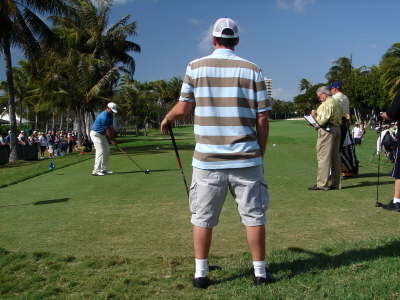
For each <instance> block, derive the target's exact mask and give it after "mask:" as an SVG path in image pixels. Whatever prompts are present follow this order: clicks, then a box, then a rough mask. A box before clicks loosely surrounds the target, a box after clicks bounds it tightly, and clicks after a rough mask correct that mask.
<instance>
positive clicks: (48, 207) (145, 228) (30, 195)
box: [0, 121, 400, 299]
mask: <svg viewBox="0 0 400 300" xmlns="http://www.w3.org/2000/svg"><path fill="white" fill-rule="evenodd" d="M192 130H193V129H192V127H185V128H177V129H176V130H175V134H176V139H177V143H178V147H179V149H180V154H181V159H182V161H183V164H184V169H185V174H186V176H187V177H188V180H190V175H191V156H192V151H193V147H194V140H193V134H192ZM121 141H122V142H123V143H121V145H120V146H121V147H122V148H123V149H125V150H127V151H128V152H129V153H130V154H131V155H132V157H133V158H134V159H135V161H137V162H138V163H139V165H140V166H141V167H142V168H144V169H147V168H148V169H150V170H151V173H150V174H148V175H146V174H144V173H143V172H140V171H138V170H137V168H136V167H135V165H134V164H133V163H132V162H131V161H130V160H129V159H128V158H127V157H125V155H123V154H120V152H118V151H116V150H114V151H113V155H112V156H111V158H110V169H112V170H113V171H114V172H115V173H114V174H113V175H108V176H102V177H95V176H91V168H92V165H93V159H88V160H83V161H81V162H78V163H74V164H72V165H71V166H66V167H64V168H56V171H54V172H47V173H45V174H42V175H40V176H36V177H33V178H31V179H28V180H25V181H21V182H20V183H17V184H12V185H10V186H7V187H3V188H1V190H0V198H1V201H0V248H3V249H5V250H4V251H5V252H8V251H10V252H11V253H15V254H18V253H27V254H28V255H32V254H34V253H49V254H48V255H50V257H52V255H55V256H57V257H58V256H59V257H73V258H74V259H78V260H83V261H86V260H90V261H97V259H96V258H98V261H99V262H101V261H103V260H107V257H108V258H110V257H119V258H123V260H124V261H125V260H126V261H125V263H127V264H129V265H130V266H131V268H132V269H137V268H139V269H140V268H142V269H143V272H144V273H140V270H139V271H138V270H136V271H135V272H137V274H136V275H135V276H139V277H141V276H145V275H143V274H147V273H146V272H147V271H146V270H147V269H146V268H149V266H157V267H156V268H157V270H159V272H160V273H161V274H164V275H165V272H166V270H169V271H168V272H172V273H171V275H170V277H171V278H179V280H180V281H179V280H178V281H179V282H180V283H179V284H180V285H179V287H178V288H176V290H179V291H180V290H182V289H183V290H182V291H180V292H179V294H176V293H175V292H171V293H170V292H166V291H165V290H164V287H162V286H160V287H159V289H158V292H159V294H158V295H157V297H155V298H160V299H163V298H164V299H166V298H173V297H188V298H190V297H191V296H190V295H192V293H193V292H192V291H190V292H188V293H189V294H185V290H186V291H187V290H190V276H191V275H190V274H191V272H192V260H191V259H192V240H191V225H190V213H189V208H188V204H187V198H186V193H185V189H184V185H183V181H182V178H181V175H180V173H179V169H178V165H177V162H176V159H175V154H174V152H173V148H172V145H171V143H170V141H169V139H168V137H164V136H162V135H160V134H159V133H158V132H156V131H152V132H151V134H150V136H148V137H143V136H140V137H132V136H129V137H124V138H121ZM315 141H316V132H315V131H314V130H313V129H312V128H310V127H307V126H306V125H305V122H303V121H276V122H272V123H271V129H270V139H269V145H268V150H267V154H266V157H265V162H264V164H265V176H266V180H267V183H268V186H269V192H270V201H271V202H270V207H269V211H268V225H267V227H266V228H267V249H268V254H269V255H272V261H274V262H275V264H277V262H278V261H279V264H280V265H281V267H282V266H283V264H288V265H290V264H291V261H293V259H294V258H299V257H300V258H301V257H302V256H301V255H305V254H299V253H300V252H304V253H308V254H309V253H314V252H315V253H316V252H318V251H321V249H325V250H326V249H334V250H332V251H333V253H334V254H335V253H336V254H335V255H337V254H338V253H339V254H340V253H341V251H350V250H354V249H353V245H354V247H358V248H357V249H358V250H360V251H361V252H362V250H363V247H366V248H368V247H375V246H376V247H378V246H379V247H383V248H385V245H387V244H390V243H391V244H390V245H393V240H395V239H396V238H398V237H399V230H398V220H399V217H400V216H399V214H398V213H392V212H388V211H384V210H382V209H379V208H375V207H374V206H375V199H376V170H377V158H376V157H375V156H374V151H375V142H376V133H375V132H373V131H368V133H367V135H366V138H365V140H364V141H363V144H362V145H361V146H360V147H358V148H357V155H358V159H359V160H360V175H359V176H358V177H357V178H351V179H345V180H343V181H342V187H343V188H342V190H340V191H327V192H321V191H308V190H307V187H308V186H311V185H313V184H314V181H315V172H316V161H315V151H314V149H315ZM273 144H275V146H272V145H273ZM42 165H43V167H42V168H46V165H45V164H42ZM56 166H57V160H56ZM19 168H20V170H21V171H20V173H21V174H20V176H21V178H22V177H23V173H24V171H23V168H25V166H21V167H19ZM390 170H391V164H390V163H389V162H388V161H387V160H386V159H385V158H384V157H382V161H381V178H380V181H381V186H380V200H381V201H382V202H387V201H388V200H389V199H390V197H391V196H392V188H393V179H392V178H391V177H389V176H388V175H389V173H390ZM39 171H40V170H38V172H39ZM41 171H46V170H41ZM4 172H7V170H6V169H4V168H3V169H0V176H2V178H4V177H5V173H4ZM13 172H14V173H15V174H16V172H15V170H14V171H13ZM14 173H13V174H14ZM13 176H14V175H13ZM15 176H17V175H15ZM396 245H397V246H396V247H394V246H393V247H394V248H393V249H397V250H393V249H392V248H390V249H392V250H391V251H392V252H393V251H394V252H393V253H395V255H394V256H393V260H394V261H392V262H389V263H388V265H392V264H393V263H394V264H395V265H396V263H397V267H398V266H399V261H398V256H399V250H398V249H399V247H398V244H396ZM288 249H301V251H300V252H299V251H298V252H297V254H296V253H295V254H293V255H294V256H293V257H291V256H287V252H285V251H288ZM246 251H247V244H246V242H245V232H244V227H243V225H242V224H241V223H240V220H239V215H238V213H237V211H236V205H235V203H234V201H233V199H232V198H231V197H230V196H229V197H228V198H227V200H226V202H225V206H224V209H223V212H222V216H221V219H220V224H219V225H218V227H217V228H216V230H215V234H214V242H213V245H212V249H211V255H212V258H211V261H213V260H215V261H217V262H218V263H219V264H224V263H225V264H226V265H229V266H230V269H229V271H226V272H228V273H229V272H230V273H229V274H230V275H229V276H235V273H237V272H239V273H240V272H244V271H243V269H241V268H242V267H243V266H244V268H246V267H247V265H248V261H250V259H249V257H248V256H247V254H243V253H245V252H246ZM326 251H328V252H329V251H330V250H326ZM396 251H397V252H396ZM361 252H360V253H361ZM392 252H391V253H392ZM285 253H286V254H285ZM308 254H307V255H308ZM0 255H1V254H0ZM3 255H5V254H4V253H3ZM7 255H8V256H9V255H11V254H7ZM7 255H5V256H7ZM296 255H297V256H296ZM325 255H326V256H325V258H324V257H323V256H322V257H321V256H319V259H318V260H316V261H314V262H313V261H312V260H311V259H310V260H309V262H308V263H310V264H313V263H314V264H316V265H318V264H321V261H330V260H331V259H332V257H331V256H329V255H330V254H329V253H327V254H325ZM360 255H361V256H360V257H362V255H363V254H362V253H361V254H360ZM356 256H357V255H356ZM311 257H312V256H311ZM268 260H269V258H268V257H267V261H268ZM8 263H10V262H9V261H8ZM375 263H376V262H372V264H375ZM3 264H4V261H3ZM24 264H27V265H29V263H27V262H25V263H24ZM171 264H172V266H171ZM348 264H349V263H346V264H345V265H348ZM4 265H7V263H5V264H4ZM117 265H118V264H117ZM176 266H181V267H182V268H183V271H182V272H183V275H182V274H181V275H179V274H178V273H174V272H175V271H174V270H175V267H176ZM108 267H110V266H109V265H108ZM136 267H137V268H136ZM297 267H299V268H302V266H297ZM303 267H304V266H303ZM87 268H88V269H91V267H89V266H87ZM116 268H117V269H113V270H112V271H110V270H108V271H106V273H107V274H109V275H110V274H113V275H110V276H112V277H113V276H116V277H118V276H119V274H120V272H119V271H118V270H119V269H118V266H117V267H116ZM377 268H378V267H377ZM95 269H96V268H95ZM100 269H101V268H100ZM311 269H312V268H311ZM311 269H310V267H307V268H306V270H305V271H304V272H308V271H310V270H311ZM395 269H397V270H393V272H395V273H390V276H395V274H396V272H397V276H398V275H400V273H399V271H398V268H395ZM7 270H8V269H7ZM385 270H387V268H386V269H385ZM273 271H274V272H275V273H277V274H278V277H279V276H280V277H281V279H282V280H283V281H284V282H286V281H287V282H290V280H289V279H290V276H289V275H288V274H287V273H285V271H284V270H283V269H282V270H279V268H278V267H276V268H274V270H273ZM7 272H11V271H10V270H8V271H7ZM121 272H122V271H121ZM280 272H281V273H280ZM350 273H351V272H350ZM350 273H349V274H348V276H349V278H351V276H352V275H351V274H350ZM6 274H7V276H10V274H11V273H3V274H2V276H3V278H4V277H5V276H6ZM24 274H25V273H24ZM27 274H28V273H27ZM246 274H247V273H244V275H243V274H242V275H243V276H247V277H249V278H250V273H249V274H247V275H246ZM312 274H315V277H313V276H314V275H312ZM371 274H372V275H371V276H373V274H375V272H372V273H371ZM153 275H154V274H153ZM153 275H152V276H153ZM164 275H163V276H164ZM222 275H223V274H222ZM222 275H221V274H220V275H218V277H221V276H222ZM236 275H237V274H236ZM21 276H23V275H21ZM104 276H105V275H104ZM123 276H125V275H123ZM146 276H147V275H146ZM149 276H150V275H149ZM154 276H155V275H154ZM308 276H309V277H307V280H311V282H312V281H313V280H317V278H321V276H322V277H323V275H321V273H320V272H319V271H317V273H311V275H310V274H308ZM334 276H335V278H336V280H339V281H340V275H338V276H337V275H336V274H335V275H334ZM67 277H68V276H67ZM222 277H223V276H222ZM83 278H84V275H82V278H81V279H76V278H75V279H74V280H76V281H78V282H79V281H80V280H82V281H85V282H86V279H83ZM166 278H167V277H166ZM26 280H28V279H26ZM121 280H122V279H121ZM135 280H138V282H139V281H140V278H136V279H135ZM163 280H164V279H163ZM166 280H172V279H166ZM249 280H250V279H249ZM285 280H286V281H285ZM168 282H169V281H168ZM238 282H239V283H238ZM81 284H82V283H81ZM163 284H165V286H166V287H165V289H166V290H168V288H167V286H168V284H167V283H166V282H164V283H163ZM232 284H233V283H232V282H227V283H224V282H221V284H219V285H218V284H217V285H215V286H212V287H210V290H211V292H209V293H214V294H209V296H210V298H213V299H214V298H215V299H217V298H219V297H225V296H226V297H228V296H227V295H230V296H232V295H233V294H235V295H236V294H237V293H238V291H237V290H234V291H231V292H232V293H233V294H230V293H231V292H229V290H230V287H232V286H234V285H232ZM279 284H280V283H277V284H275V285H274V286H275V287H274V288H272V289H275V291H270V292H271V293H272V294H274V293H275V294H274V295H275V296H276V295H278V294H279V293H278V294H276V293H277V291H281V290H280V287H279ZM283 284H287V283H282V285H283ZM54 285H55V286H57V284H54ZM147 285H152V283H147V284H143V285H141V284H140V283H136V284H135V285H134V286H135V289H137V290H138V291H140V293H141V294H140V293H139V294H138V295H137V296H138V297H139V295H141V296H143V297H147V296H149V295H148V294H147V293H149V292H150V291H151V290H152V288H149V287H148V286H147ZM236 285H239V287H237V288H239V289H245V287H243V286H242V285H241V283H240V280H236ZM310 285H311V286H312V285H313V283H310ZM105 286H107V284H105ZM173 286H174V287H176V286H175V285H173ZM46 287H48V286H46ZM282 287H283V286H281V288H282ZM42 288H43V287H42V286H40V285H39V286H38V287H37V289H39V290H40V289H42ZM76 289H78V291H76V293H77V294H76V296H77V297H78V298H79V297H84V295H85V294H84V291H81V290H80V289H79V288H78V287H77V288H76ZM91 289H92V290H91V292H90V293H89V294H88V296H90V297H94V298H96V297H95V296H94V295H102V296H101V297H103V296H104V297H105V294H104V295H103V294H101V292H100V291H103V290H102V288H98V290H96V288H93V287H91ZM115 289H117V290H118V288H116V287H115ZM219 289H222V290H224V292H221V291H219ZM246 289H247V287H246ZM266 289H267V288H266ZM300 289H301V288H300ZM27 291H29V288H27ZM212 291H214V292H212ZM393 291H395V290H393V289H391V290H389V291H387V292H388V293H389V294H387V297H388V299H389V298H390V297H392V296H393V295H395V294H394V292H393ZM119 292H120V293H121V294H119V297H126V298H127V299H128V298H134V297H133V296H132V297H129V296H127V295H128V294H129V292H127V291H125V292H124V291H123V290H120V291H119ZM130 292H132V291H130ZM165 292H166V294H163V293H165ZM281 292H282V291H281ZM298 292H299V291H298V290H297V291H291V293H293V294H292V297H289V298H293V299H294V298H295V296H294V295H296V293H298ZM2 293H3V294H5V295H8V296H11V295H20V296H21V295H30V296H32V295H33V294H34V291H31V292H27V294H24V292H23V291H20V292H16V291H14V290H13V288H11V291H10V292H9V294H8V292H7V291H4V290H3V291H2ZM30 293H31V294H30ZM32 293H33V294H32ZM98 293H100V294H98ZM127 293H128V294H127ZM218 293H222V294H218ZM224 293H225V294H224ZM226 293H227V294H226ZM246 293H248V291H247V290H246V291H244V294H243V295H247V296H249V297H250V298H251V297H255V295H256V294H257V293H258V292H257V293H256V294H254V295H253V294H251V293H250V294H246ZM335 293H336V294H335ZM57 294H60V295H63V297H66V296H67V295H68V294H69V291H68V289H66V290H63V291H62V292H60V293H50V296H54V295H57ZM239 294H240V293H239ZM163 295H164V296H165V297H163ZM224 295H225V296H224ZM279 295H280V297H281V298H282V299H285V298H286V297H285V293H283V294H279ZM299 295H300V294H299ZM312 295H313V294H312V293H311V294H309V295H308V296H309V297H311V298H310V299H312V298H313V297H312ZM315 295H317V294H314V296H315ZM333 295H336V296H337V297H338V299H340V293H339V294H337V292H335V291H333ZM365 295H368V293H367V294H365ZM192 296H193V295H192ZM306 296H307V295H306ZM306 296H305V297H306ZM243 297H244V296H243ZM328 298H329V297H328ZM365 298H368V297H365ZM243 299H245V298H243ZM254 299H255V298H254ZM314 299H315V298H314ZM342 299H343V298H342ZM393 299H394V298H393Z"/></svg>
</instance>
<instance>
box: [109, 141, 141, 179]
mask: <svg viewBox="0 0 400 300" xmlns="http://www.w3.org/2000/svg"><path fill="white" fill-rule="evenodd" d="M115 148H117V149H118V150H119V151H120V152H121V153H123V154H125V155H126V156H127V157H128V159H129V160H130V161H131V162H133V163H134V164H135V165H136V167H137V168H138V169H139V170H140V171H142V172H144V169H143V168H142V167H141V166H139V164H138V163H137V162H136V161H135V160H134V159H133V158H132V157H130V155H129V154H128V152H126V151H125V150H123V149H121V148H120V147H119V146H117V145H115Z"/></svg>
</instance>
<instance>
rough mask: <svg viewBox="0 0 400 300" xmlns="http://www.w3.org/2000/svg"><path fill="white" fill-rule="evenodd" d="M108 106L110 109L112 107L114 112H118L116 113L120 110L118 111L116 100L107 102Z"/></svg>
mask: <svg viewBox="0 0 400 300" xmlns="http://www.w3.org/2000/svg"><path fill="white" fill-rule="evenodd" d="M107 107H108V108H109V109H111V110H112V112H113V113H114V114H116V113H117V112H118V111H117V104H115V103H114V102H110V103H108V104H107Z"/></svg>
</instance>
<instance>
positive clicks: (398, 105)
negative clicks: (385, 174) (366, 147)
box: [380, 92, 400, 212]
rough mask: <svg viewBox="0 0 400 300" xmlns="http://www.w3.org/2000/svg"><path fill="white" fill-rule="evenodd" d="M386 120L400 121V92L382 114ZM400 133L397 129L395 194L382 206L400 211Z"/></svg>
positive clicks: (394, 172)
mask: <svg viewBox="0 0 400 300" xmlns="http://www.w3.org/2000/svg"><path fill="white" fill-rule="evenodd" d="M380 115H381V117H382V118H383V119H385V120H391V121H397V122H399V121H400V92H398V93H397V95H396V97H395V98H394V100H393V102H392V104H391V105H390V107H389V108H388V110H387V111H386V112H383V113H381V114H380ZM399 137H400V133H399V131H397V149H396V158H395V161H394V165H393V172H392V177H394V179H395V181H394V196H393V200H391V201H390V202H389V203H388V204H383V205H382V207H383V208H384V209H387V210H392V211H397V212H400V141H399Z"/></svg>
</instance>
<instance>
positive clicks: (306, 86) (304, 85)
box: [299, 78, 312, 92]
mask: <svg viewBox="0 0 400 300" xmlns="http://www.w3.org/2000/svg"><path fill="white" fill-rule="evenodd" d="M310 87H312V84H311V82H309V81H308V80H307V79H305V78H303V79H301V80H300V84H299V90H300V92H302V91H306V92H307V91H308V89H309V88H310Z"/></svg>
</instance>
